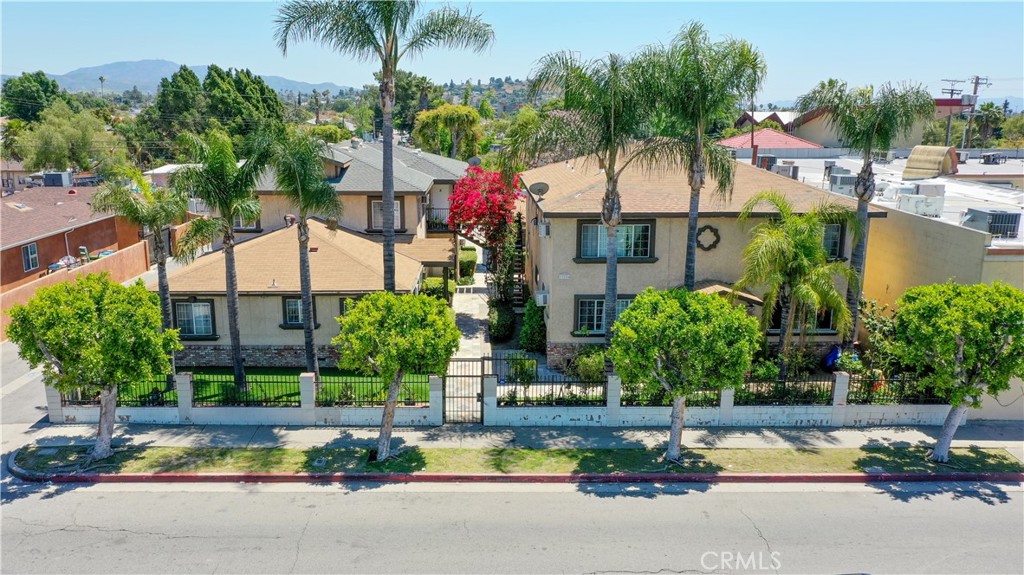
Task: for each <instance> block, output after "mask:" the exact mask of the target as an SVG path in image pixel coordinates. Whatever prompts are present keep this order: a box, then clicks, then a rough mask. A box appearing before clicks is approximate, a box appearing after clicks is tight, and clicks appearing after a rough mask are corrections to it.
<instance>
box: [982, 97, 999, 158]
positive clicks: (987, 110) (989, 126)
mask: <svg viewBox="0 0 1024 575" xmlns="http://www.w3.org/2000/svg"><path fill="white" fill-rule="evenodd" d="M976 115H977V117H978V126H979V127H980V128H981V141H982V146H983V147H986V146H987V145H988V141H989V140H990V139H991V138H992V135H993V134H994V133H995V131H996V129H997V128H999V126H1000V125H1001V124H1002V123H1003V109H1002V108H1001V107H999V106H997V105H996V104H995V103H994V102H985V103H984V104H982V105H981V106H978V111H977V112H976Z"/></svg>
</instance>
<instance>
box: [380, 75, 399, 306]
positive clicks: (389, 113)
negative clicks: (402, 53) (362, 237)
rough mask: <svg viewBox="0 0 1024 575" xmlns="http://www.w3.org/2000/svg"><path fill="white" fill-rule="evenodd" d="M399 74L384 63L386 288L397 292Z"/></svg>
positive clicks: (382, 208)
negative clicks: (396, 112) (396, 117)
mask: <svg viewBox="0 0 1024 575" xmlns="http://www.w3.org/2000/svg"><path fill="white" fill-rule="evenodd" d="M394 107H395V77H394V73H393V72H392V71H390V70H389V69H388V67H387V66H385V67H384V74H383V77H382V79H381V82H380V109H381V113H382V114H383V116H384V122H383V126H381V132H383V136H384V170H383V171H384V182H383V186H382V187H383V190H382V196H383V197H382V200H383V202H382V203H383V205H382V206H381V212H382V214H381V215H382V216H383V217H382V218H381V219H382V220H383V226H384V230H383V231H384V291H389V292H391V293H394V292H395V164H394V157H395V150H394V147H393V146H394V144H395V135H394V125H393V122H394V118H393V114H394Z"/></svg>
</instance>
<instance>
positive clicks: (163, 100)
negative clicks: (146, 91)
mask: <svg viewBox="0 0 1024 575" xmlns="http://www.w3.org/2000/svg"><path fill="white" fill-rule="evenodd" d="M150 110H152V111H150ZM147 112H149V113H148V114H145V115H143V116H142V117H143V119H144V121H146V122H148V123H149V127H150V128H152V129H153V130H154V131H156V132H158V133H159V134H160V135H161V137H162V138H165V139H174V138H175V137H177V135H178V134H180V133H183V132H189V133H193V134H201V133H203V131H204V130H205V129H206V123H205V121H204V119H203V118H204V115H205V114H206V92H204V91H203V84H202V82H200V81H199V76H196V73H195V72H193V71H192V69H191V68H189V67H188V66H182V67H181V68H179V69H178V71H177V72H175V73H174V74H171V77H170V78H162V79H161V80H160V85H159V86H158V87H157V92H156V98H155V99H154V101H153V105H152V106H151V107H150V108H149V109H147Z"/></svg>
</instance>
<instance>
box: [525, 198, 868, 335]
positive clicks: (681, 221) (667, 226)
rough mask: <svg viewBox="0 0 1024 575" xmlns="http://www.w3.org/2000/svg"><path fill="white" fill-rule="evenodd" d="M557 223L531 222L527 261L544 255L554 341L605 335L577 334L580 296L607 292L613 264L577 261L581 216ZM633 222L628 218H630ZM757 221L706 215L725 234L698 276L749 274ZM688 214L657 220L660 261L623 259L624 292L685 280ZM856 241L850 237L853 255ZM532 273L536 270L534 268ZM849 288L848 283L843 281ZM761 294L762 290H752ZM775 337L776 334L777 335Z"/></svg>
mask: <svg viewBox="0 0 1024 575" xmlns="http://www.w3.org/2000/svg"><path fill="white" fill-rule="evenodd" d="M534 215H536V211H535V207H534V206H533V205H532V202H530V203H528V206H527V222H530V221H532V218H533V216H534ZM549 221H550V222H551V237H549V238H537V237H536V227H535V226H530V229H531V233H530V234H528V236H527V237H528V240H527V243H528V246H529V254H530V255H531V257H529V258H528V260H527V263H528V265H529V266H531V267H530V269H531V270H532V269H533V268H532V265H534V263H535V261H534V260H533V259H532V254H539V257H538V258H537V260H539V263H538V268H539V271H540V273H539V275H540V278H539V280H540V281H539V282H535V286H532V287H533V290H534V292H536V291H537V290H538V289H539V286H543V287H545V288H547V290H548V291H549V292H550V294H551V296H550V297H551V299H550V304H549V305H548V307H547V309H546V310H545V319H546V321H547V326H548V341H549V342H553V343H590V342H594V343H596V342H599V341H601V339H600V338H582V337H575V336H572V335H571V332H572V331H573V329H574V325H573V322H574V320H575V304H576V302H575V296H576V295H601V294H604V283H605V274H606V269H607V266H606V265H605V264H604V263H603V262H602V263H575V262H573V258H575V257H576V243H577V239H576V234H577V220H576V219H563V218H555V219H551V220H549ZM626 223H628V219H627V221H626ZM756 223H757V221H756V220H755V221H752V222H750V223H748V224H746V225H743V224H740V223H739V222H737V221H736V220H735V219H733V218H702V219H701V220H700V222H699V226H704V225H712V226H714V227H715V228H717V230H718V233H719V236H720V237H721V240H720V242H719V243H718V245H717V246H716V247H715V248H714V249H712V250H710V251H703V250H699V251H698V253H697V273H696V280H697V281H698V282H699V281H702V280H720V281H722V282H725V283H727V284H731V283H734V282H735V281H737V280H738V279H739V278H740V276H741V275H742V273H743V249H744V248H745V247H746V245H747V244H748V243H749V241H750V230H751V229H752V228H753V227H754V225H756ZM686 230H687V221H686V219H685V218H661V219H658V220H657V221H656V225H655V232H654V233H655V244H654V255H655V256H656V257H657V258H658V261H657V262H654V263H625V262H620V264H619V268H618V291H619V293H620V294H637V293H640V292H642V291H643V290H644V289H646V288H647V287H654V288H656V289H669V288H675V287H679V286H681V285H682V284H683V279H684V275H685V263H686ZM851 243H852V242H851V241H849V239H848V240H847V242H846V255H847V257H849V251H850V249H851ZM531 275H532V273H531ZM840 287H841V289H842V290H843V291H845V289H846V286H845V284H843V285H841V286H840ZM751 291H752V293H754V294H755V295H757V296H758V297H760V296H761V295H762V293H761V291H760V290H758V289H753V290H751ZM758 311H759V310H758ZM835 339H836V336H832V335H823V336H811V337H808V341H810V342H827V341H833V340H835ZM771 340H774V338H771Z"/></svg>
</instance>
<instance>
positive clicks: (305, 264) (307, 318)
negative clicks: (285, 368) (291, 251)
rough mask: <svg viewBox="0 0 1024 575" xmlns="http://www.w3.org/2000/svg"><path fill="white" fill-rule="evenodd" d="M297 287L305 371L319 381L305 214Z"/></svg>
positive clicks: (300, 224)
mask: <svg viewBox="0 0 1024 575" xmlns="http://www.w3.org/2000/svg"><path fill="white" fill-rule="evenodd" d="M298 230H299V287H300V288H301V290H302V337H303V339H304V341H305V344H306V372H308V373H314V374H316V381H317V382H319V381H320V363H319V362H318V361H317V358H316V342H315V341H314V340H313V327H314V326H313V322H314V321H315V318H314V317H313V285H312V284H313V282H312V281H311V280H310V277H309V222H307V221H306V216H305V214H302V216H301V217H300V218H299V225H298Z"/></svg>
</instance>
